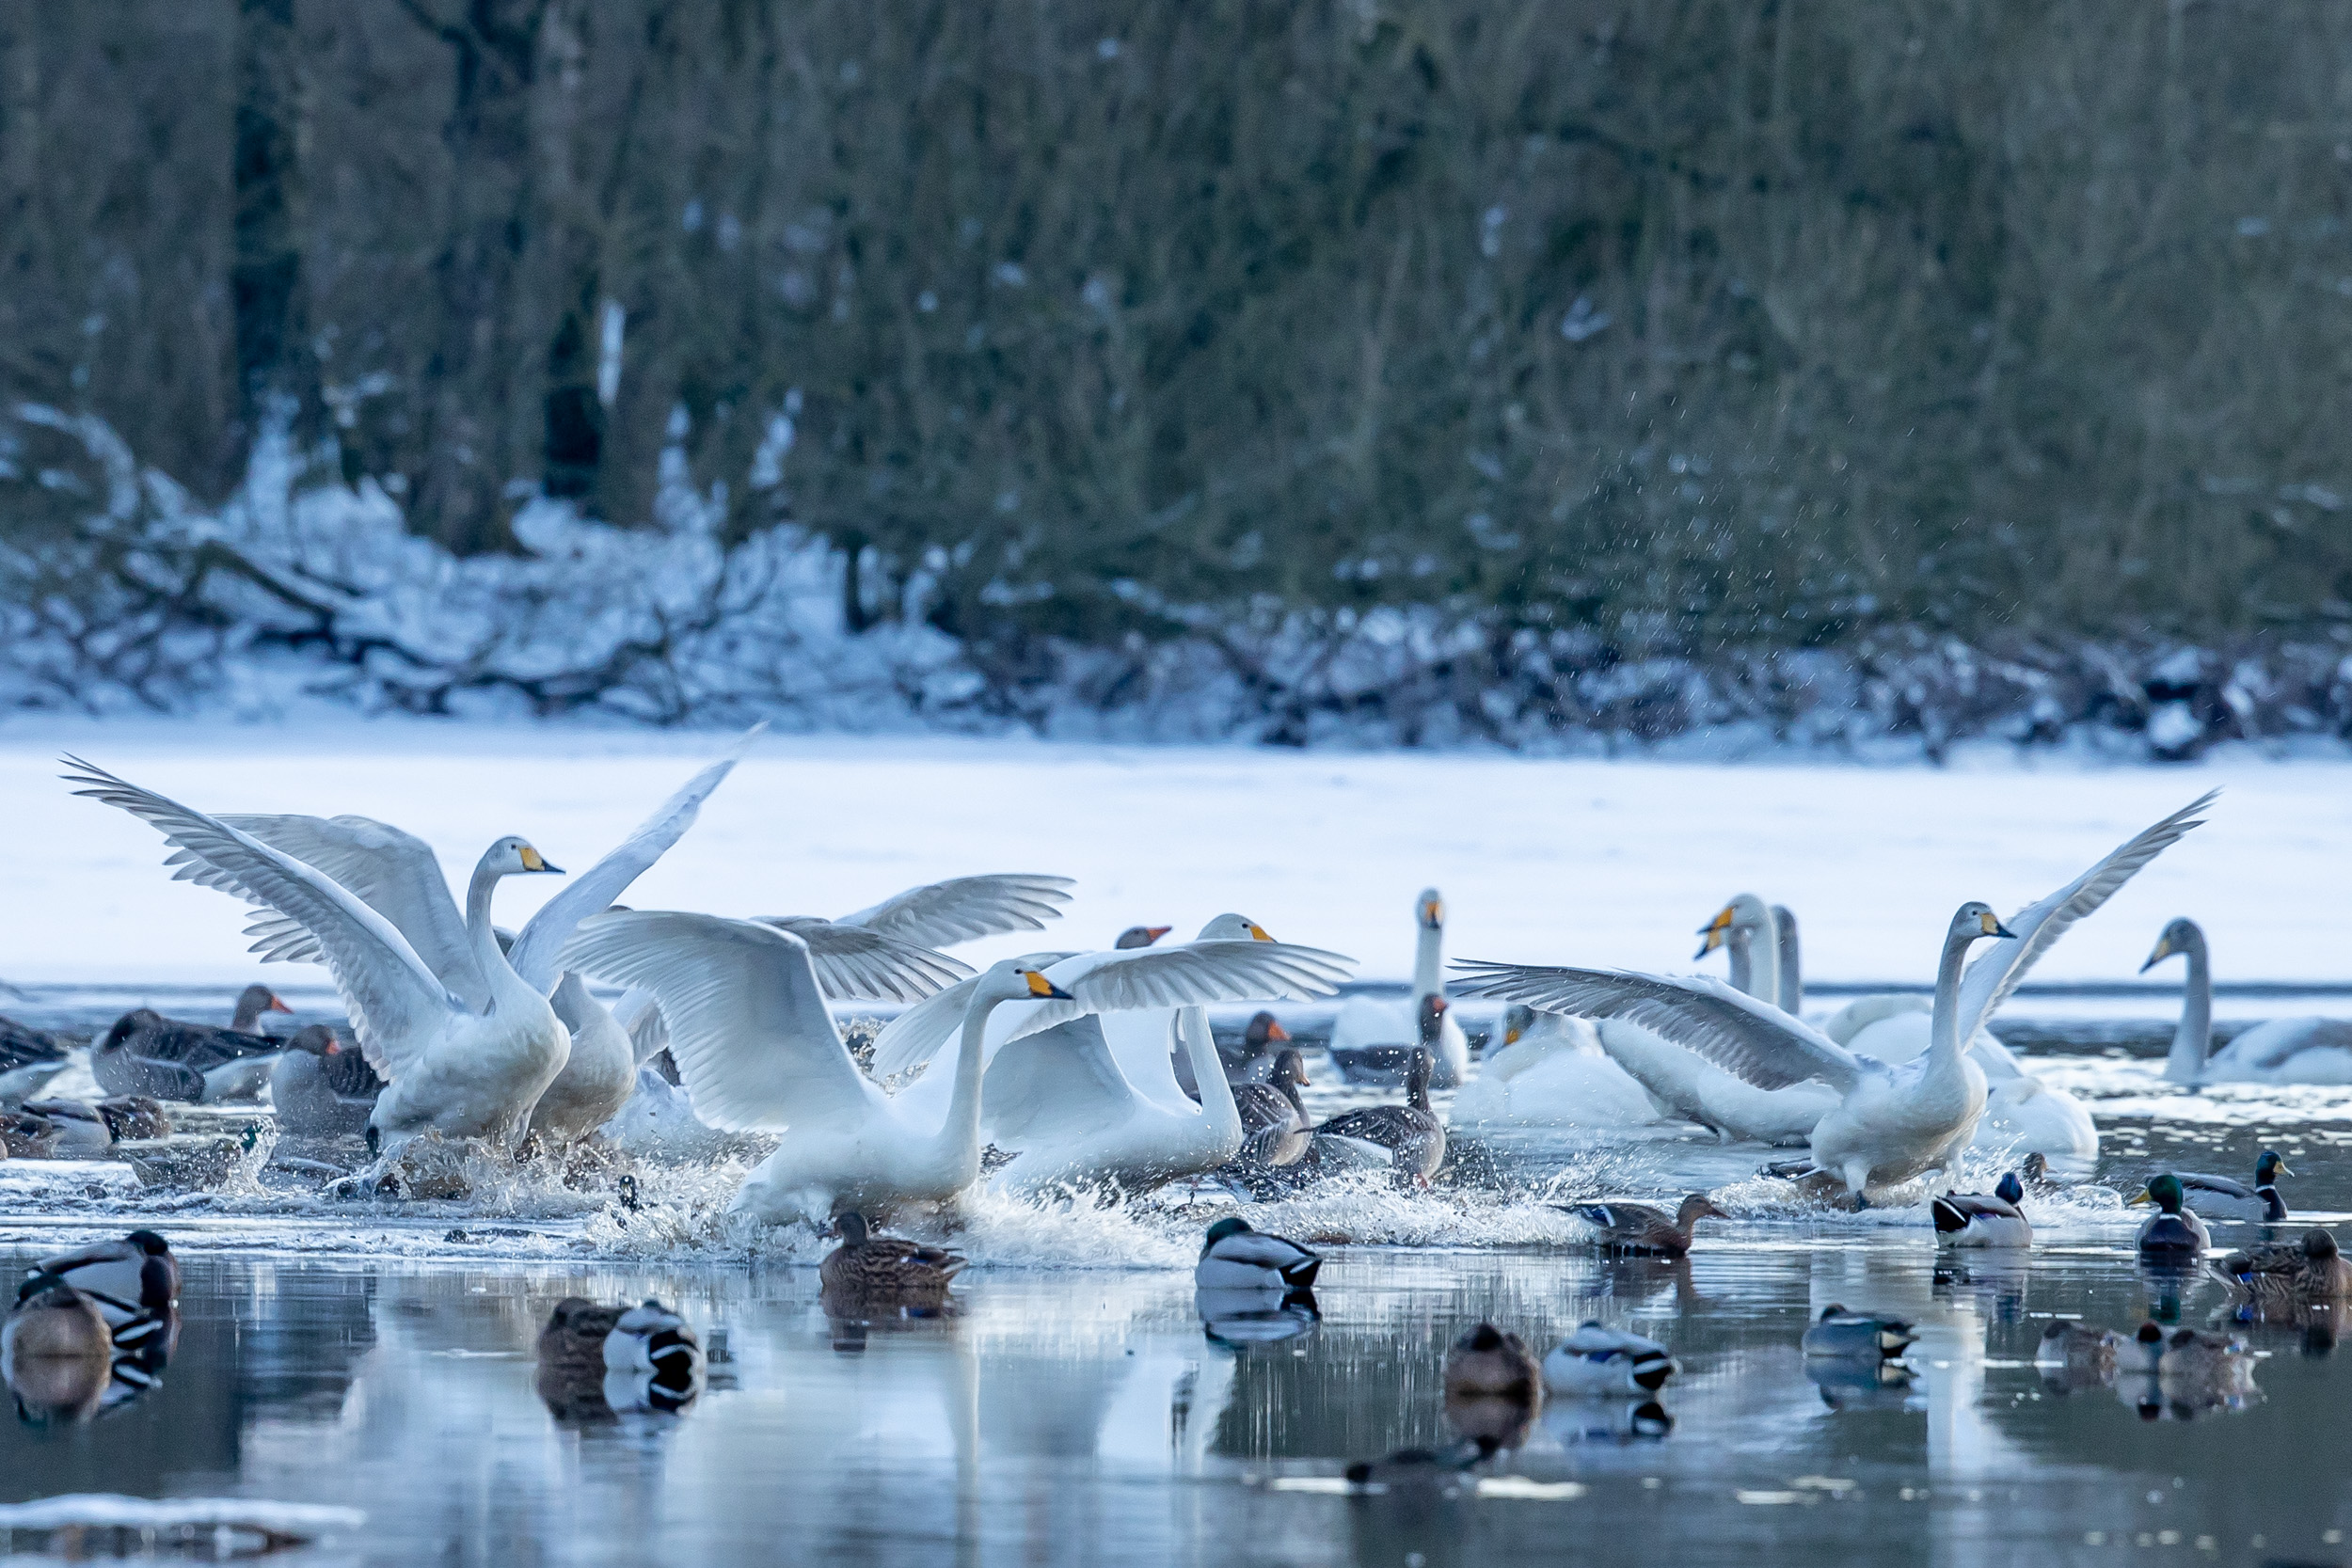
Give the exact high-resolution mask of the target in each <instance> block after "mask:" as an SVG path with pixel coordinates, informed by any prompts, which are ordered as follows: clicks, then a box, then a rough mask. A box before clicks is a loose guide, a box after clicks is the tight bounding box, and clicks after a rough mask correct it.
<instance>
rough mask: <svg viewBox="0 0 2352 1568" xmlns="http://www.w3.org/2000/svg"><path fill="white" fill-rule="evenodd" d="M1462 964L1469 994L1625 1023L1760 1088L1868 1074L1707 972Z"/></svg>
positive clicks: (1798, 1023)
mask: <svg viewBox="0 0 2352 1568" xmlns="http://www.w3.org/2000/svg"><path fill="white" fill-rule="evenodd" d="M1454 968H1455V969H1456V970H1457V971H1459V972H1460V973H1461V974H1462V977H1463V980H1464V982H1465V985H1466V994H1469V995H1471V996H1493V997H1500V998H1502V999H1504V1000H1506V1001H1511V1002H1524V1003H1526V1004H1527V1005H1528V1006H1531V1007H1535V1008H1538V1009H1540V1010H1542V1011H1544V1012H1548V1013H1561V1014H1565V1016H1567V1017H1569V1018H1621V1019H1624V1020H1625V1021H1626V1022H1629V1023H1638V1024H1640V1025H1641V1026H1642V1027H1643V1028H1645V1029H1647V1030H1649V1031H1651V1032H1652V1033H1653V1034H1656V1035H1659V1036H1661V1037H1663V1038H1665V1039H1669V1040H1672V1041H1673V1042H1674V1043H1675V1044H1677V1045H1679V1046H1683V1047H1685V1048H1686V1049H1688V1050H1690V1051H1692V1052H1693V1053H1696V1054H1698V1055H1700V1056H1703V1057H1705V1058H1706V1059H1707V1060H1708V1061H1710V1062H1712V1063H1714V1064H1715V1065H1716V1066H1717V1067H1719V1068H1722V1069H1724V1071H1725V1072H1728V1073H1730V1074H1732V1075H1733V1076H1734V1077H1737V1078H1741V1079H1744V1080H1746V1081H1747V1082H1748V1083H1751V1084H1753V1085H1756V1087H1757V1088H1760V1089H1785V1088H1787V1087H1788V1085H1791V1084H1802V1083H1804V1081H1805V1080H1807V1079H1809V1078H1818V1079H1820V1081H1821V1082H1823V1083H1825V1084H1827V1085H1830V1086H1831V1087H1832V1088H1835V1089H1838V1090H1841V1091H1842V1090H1845V1089H1850V1088H1851V1087H1852V1086H1853V1085H1854V1084H1855V1082H1856V1081H1857V1080H1858V1079H1859V1077H1860V1076H1861V1071H1862V1068H1861V1064H1860V1062H1859V1060H1858V1059H1857V1058H1856V1057H1855V1056H1854V1055H1853V1054H1852V1053H1851V1052H1849V1051H1847V1050H1846V1049H1845V1048H1844V1047H1843V1046H1841V1045H1838V1044H1836V1042H1835V1041H1833V1040H1831V1039H1830V1038H1829V1037H1827V1036H1825V1035H1823V1034H1821V1033H1820V1031H1819V1030H1817V1029H1815V1028H1813V1027H1812V1026H1811V1025H1809V1024H1807V1023H1805V1022H1804V1021H1803V1020H1802V1019H1798V1018H1794V1017H1792V1016H1790V1015H1789V1014H1788V1013H1784V1012H1782V1011H1781V1010H1780V1009H1779V1008H1777V1007H1774V1006H1771V1005H1769V1004H1767V1003H1762V1002H1758V1001H1756V999H1755V998H1754V997H1752V996H1749V995H1746V994H1745V993H1743V992H1740V991H1737V990H1732V989H1731V988H1730V987H1729V986H1726V985H1724V984H1723V983H1722V982H1721V981H1718V980H1712V979H1708V978H1707V977H1705V976H1702V975H1692V976H1690V977H1688V978H1684V979H1671V980H1670V979H1666V978H1663V977H1661V976H1660V975H1656V974H1635V973H1633V972H1631V971H1627V970H1609V969H1567V968H1558V969H1555V968H1547V967H1545V966H1542V965H1538V964H1503V963H1486V962H1481V961H1476V960H1472V961H1468V962H1459V963H1456V964H1455V965H1454Z"/></svg>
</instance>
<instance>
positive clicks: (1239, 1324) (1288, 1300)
mask: <svg viewBox="0 0 2352 1568" xmlns="http://www.w3.org/2000/svg"><path fill="white" fill-rule="evenodd" d="M1192 1307H1193V1310H1194V1311H1196V1312H1198V1313H1200V1328H1201V1332H1202V1333H1203V1334H1205V1335H1206V1336H1207V1337H1208V1338H1209V1339H1210V1340H1211V1342H1213V1343H1216V1344H1220V1345H1233V1346H1240V1345H1270V1344H1275V1343H1278V1342H1279V1341H1280V1340H1283V1339H1295V1338H1298V1336H1300V1335H1301V1334H1306V1333H1310V1332H1311V1331H1312V1330H1313V1329H1314V1328H1315V1327H1317V1326H1318V1325H1319V1324H1320V1323H1322V1322H1323V1314H1322V1312H1321V1311H1320V1310H1319V1309H1318V1308H1317V1307H1316V1306H1315V1293H1314V1291H1311V1290H1310V1289H1308V1288H1307V1287H1306V1286H1304V1285H1302V1286H1299V1287H1298V1288H1297V1289H1295V1290H1291V1291H1281V1292H1280V1293H1279V1294H1277V1293H1276V1292H1275V1291H1271V1290H1266V1289H1263V1288H1259V1287H1253V1286H1213V1285H1203V1286H1200V1287H1197V1288H1196V1289H1195V1290H1194V1291H1193V1292H1192Z"/></svg>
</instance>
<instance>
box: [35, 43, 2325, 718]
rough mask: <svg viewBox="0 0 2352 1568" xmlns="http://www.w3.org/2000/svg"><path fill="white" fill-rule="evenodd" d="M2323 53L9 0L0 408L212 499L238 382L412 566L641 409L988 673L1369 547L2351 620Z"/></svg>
mask: <svg viewBox="0 0 2352 1568" xmlns="http://www.w3.org/2000/svg"><path fill="white" fill-rule="evenodd" d="M2348 56H2352V11H2346V10H2344V8H2341V7H2336V6H2331V5H2327V4H2322V3H2319V0H2272V3H2261V4H2257V3H2255V0H2168V3H2166V4H2163V5H2153V6H2152V5H2147V4H2142V3H2139V0H2058V3H2054V4H2050V5H2044V6H2024V5H2018V4H2012V3H2004V0H1972V3H1970V4H1965V5H1961V6H1948V5H1929V4H1925V3H1921V0H1640V3H1632V0H1328V3H1321V4H1316V3H1303V4H1275V3H1272V0H1191V3H1188V4H1185V5H1181V6H1165V5H1154V6H1147V5H1139V4H1135V3H1133V0H1120V3H1113V0H1069V3H1054V4H1048V3H1042V0H1029V3H1026V4H1010V3H1005V0H908V3H905V4H900V5H893V6H875V5H871V4H846V3H841V0H798V3H782V0H767V3H763V0H707V3H695V4H687V3H685V0H332V3H328V0H176V3H175V4H172V5H169V6H149V5H140V4H137V3H135V0H85V3H81V4H76V5H72V6H32V5H17V6H13V7H8V8H0V214H5V218H6V222H5V225H4V226H0V266H5V269H6V277H7V284H6V287H5V288H0V394H5V396H6V397H7V399H8V401H10V402H16V401H20V400H21V401H30V402H36V403H40V404H51V405H55V406H56V407H59V408H62V409H65V410H67V411H69V412H71V413H74V414H81V413H91V414H96V415H98V416H100V417H102V418H103V420H106V421H107V422H108V423H109V424H111V425H112V426H113V427H114V428H115V429H116V430H118V431H119V432H120V434H121V435H122V436H123V437H124V439H125V440H126V441H127V442H128V444H129V446H130V448H131V450H132V451H135V453H136V454H137V456H138V458H139V460H140V461H141V462H144V463H147V464H151V465H153V466H155V467H160V468H162V469H163V470H165V471H166V472H167V473H169V474H171V475H172V476H174V477H175V478H177V479H179V480H180V481H181V482H182V483H185V484H187V485H189V486H191V487H192V488H193V489H194V490H195V491H197V492H198V493H199V495H201V496H206V497H211V498H220V497H223V496H225V495H227V494H228V493H229V492H230V490H231V489H232V488H233V486H234V485H235V484H236V483H237V482H238V480H239V479H240V477H241V476H242V474H243V473H244V471H245V468H246V463H247V461H248V459H249V458H250V456H251V454H252V451H253V450H254V443H255V441H256V439H257V438H258V436H259V434H260V429H261V426H262V424H263V423H264V422H266V421H267V420H271V419H279V420H288V421H291V424H292V428H293V429H294V432H295V436H296V439H297V442H298V443H299V444H300V446H301V450H303V451H319V452H321V453H322V454H323V458H322V463H321V468H320V473H319V478H320V479H321V480H322V481H331V482H340V483H359V482H361V481H363V480H373V482H375V483H380V484H382V485H383V487H384V488H385V489H386V491H387V492H388V493H389V494H390V495H392V496H393V497H394V498H395V499H398V500H399V501H400V502H401V503H402V504H403V505H404V506H405V508H406V510H407V514H408V517H409V522H410V526H411V528H412V529H414V530H416V531H420V532H422V533H425V534H428V535H430V536H432V537H434V538H437V539H438V540H440V541H442V542H444V543H446V544H448V545H449V546H452V547H453V548H455V549H457V550H459V551H461V552H479V551H497V550H507V549H513V548H516V547H517V546H516V542H515V540H514V537H513V535H512V533H511V531H510V530H509V523H510V521H511V519H512V516H513V515H514V512H515V509H516V507H517V506H518V505H520V504H521V503H522V502H523V501H525V500H527V499H530V498H532V497H534V496H538V495H542V494H546V495H552V496H556V497H560V498H567V499H573V500H575V501H577V502H578V503H579V504H580V506H581V507H582V508H583V509H585V510H586V511H587V512H588V513H590V514H591V515H598V516H602V517H606V518H609V519H611V520H613V521H616V522H622V523H631V524H634V523H641V522H644V521H647V520H649V519H650V518H651V517H652V515H653V513H654V505H655V497H656V494H657V491H658V489H659V487H660V484H661V483H663V482H664V476H665V467H664V465H665V463H666V464H667V465H669V467H668V469H667V470H666V471H667V474H668V476H669V478H671V479H673V480H675V481H678V482H683V483H691V484H692V485H694V486H695V487H696V488H697V489H699V490H701V491H703V492H705V493H706V494H709V495H712V496H715V497H717V498H718V499H720V500H721V502H722V503H723V506H724V507H725V508H726V509H727V512H728V515H729V516H730V517H731V519H732V524H733V527H734V528H735V529H736V530H737V531H739V532H744V531H752V530H755V529H757V528H760V527H763V526H765V525H767V524H770V523H771V522H774V521H777V520H780V519H784V518H787V517H788V518H790V519H793V520H796V521H798V522H800V523H802V524H803V525H805V526H807V527H810V528H812V529H815V530H818V531H821V532H823V533H824V534H825V535H827V536H829V537H830V538H831V539H832V540H833V541H834V543H835V544H836V545H837V546H838V547H839V548H841V549H842V550H843V551H844V552H846V554H847V556H848V560H849V562H850V571H849V573H848V574H847V577H846V579H845V596H846V603H845V605H844V610H845V614H846V616H847V618H848V621H849V623H850V626H851V627H852V628H853V629H854V628H859V627H863V626H868V625H871V624H874V623H876V622H878V621H885V620H890V619H893V618H901V617H903V618H914V619H920V620H925V621H928V622H930V624H932V625H934V626H939V627H941V628H942V629H945V630H947V631H949V632H952V633H954V634H955V635H957V636H958V637H960V638H962V639H964V640H965V641H967V642H968V643H969V644H970V645H971V646H972V647H974V648H975V649H976V650H977V651H978V653H979V654H980V656H981V657H983V658H984V660H986V661H988V662H989V663H990V665H991V667H992V668H993V669H994V670H996V671H997V672H999V673H1003V674H1004V675H1005V676H1006V678H1009V679H1017V678H1018V677H1019V673H1020V672H1021V671H1022V670H1024V669H1025V668H1027V667H1028V666H1029V665H1031V664H1032V663H1034V662H1035V661H1036V660H1037V659H1038V658H1039V657H1041V654H1040V649H1041V647H1042V646H1043V642H1042V640H1043V639H1046V638H1049V637H1058V638H1063V639H1069V640H1073V641H1076V642H1079V643H1083V644H1093V645H1098V646H1107V645H1116V644H1118V643H1119V642H1120V641H1121V640H1122V639H1133V638H1142V639H1146V640H1148V639H1151V638H1153V637H1158V636H1163V635H1166V634H1168V633H1169V632H1171V631H1173V630H1175V629H1176V628H1178V627H1180V626H1190V627H1193V628H1195V629H1206V630H1208V631H1209V632H1210V633H1211V634H1212V635H1214V630H1215V627H1216V626H1217V625H1218V624H1232V623H1234V622H1237V621H1247V620H1248V619H1249V618H1250V617H1253V616H1254V617H1258V618H1260V619H1263V618H1264V617H1266V616H1269V615H1278V614H1279V615H1292V616H1304V617H1306V618H1308V619H1309V620H1313V619H1315V618H1323V619H1325V620H1327V621H1331V622H1332V623H1333V624H1346V623H1348V622H1349V621H1350V620H1351V618H1352V617H1354V616H1356V615H1358V614H1359V613H1360V612H1361V611H1362V610H1366V609H1368V608H1370V607H1374V606H1377V605H1385V604H1397V603H1421V602H1443V603H1459V604H1468V605H1472V606H1476V607H1480V608H1481V609H1482V610H1486V612H1487V613H1488V614H1489V615H1490V616H1491V617H1492V618H1493V622H1494V624H1495V625H1496V626H1500V627H1501V628H1502V631H1503V632H1504V633H1506V634H1507V633H1509V632H1510V631H1512V630H1513V629H1514V628H1518V629H1521V630H1524V631H1527V632H1530V633H1533V634H1535V635H1539V636H1550V635H1553V634H1556V633H1558V632H1561V631H1563V630H1575V631H1576V632H1578V633H1579V635H1580V636H1582V637H1584V638H1585V639H1586V640H1587V641H1588V642H1589V643H1590V645H1591V647H1592V649H1593V650H1594V651H1593V653H1592V656H1591V657H1594V658H1596V659H1599V660H1603V661H1609V660H1628V659H1637V658H1640V657H1649V656H1651V655H1657V654H1676V655H1681V656H1690V655H1692V654H1702V655H1703V654H1705V653H1707V652H1708V651H1710V650H1720V649H1724V648H1743V647H1765V648H1772V647H1788V646H1825V645H1839V644H1843V643H1848V642H1851V641H1852V640H1854V639H1856V638H1857V637H1861V636H1865V635H1867V634H1869V633H1871V632H1872V631H1873V630H1877V629H1883V628H1885V627H1888V626H1907V627H1915V628H1925V629H1926V630H1928V631H1930V632H1933V633H1950V634H1952V635H1956V636H1959V637H1963V638H1971V639H1987V638H1999V637H2003V636H2009V637H2033V636H2052V637H2057V636H2087V637H2115V636H2124V637H2130V636H2145V635H2149V634H2153V635H2156V636H2159V637H2166V636H2171V637H2182V638H2187V639H2197V640H2207V641H2219V640H2227V639H2232V638H2245V637H2249V636H2256V637H2259V636H2262V635H2265V634H2271V633H2279V632H2291V633H2293V634H2296V635H2297V636H2311V635H2333V634H2340V633H2341V632H2342V631H2343V629H2344V627H2345V626H2347V625H2348V624H2352V519H2347V518H2346V516H2345V515H2344V508H2345V506H2346V504H2347V500H2352V459H2348V456H2347V452H2346V450H2345V444H2344V440H2343V439H2342V437H2341V436H2340V430H2339V427H2340V425H2341V422H2342V420H2341V416H2342V411H2343V406H2344V391H2343V388H2344V385H2345V380H2346V376H2347V373H2348V372H2352V233H2348V232H2347V230H2346V227H2345V225H2346V222H2347V219H2352V78H2346V77H2345V76H2344V73H2343V71H2342V70H2341V68H2340V64H2339V63H2338V62H2340V61H2341V60H2343V59H2344V58H2346V57H2348ZM16 493H17V492H16V491H13V490H12V491H11V494H12V495H13V494H16ZM0 523H5V524H6V526H9V527H12V528H21V527H29V526H35V523H34V521H33V520H32V517H31V514H30V513H29V512H26V511H25V510H24V508H22V507H19V506H17V505H16V504H15V503H14V502H11V503H10V510H9V512H8V515H6V516H5V517H0Z"/></svg>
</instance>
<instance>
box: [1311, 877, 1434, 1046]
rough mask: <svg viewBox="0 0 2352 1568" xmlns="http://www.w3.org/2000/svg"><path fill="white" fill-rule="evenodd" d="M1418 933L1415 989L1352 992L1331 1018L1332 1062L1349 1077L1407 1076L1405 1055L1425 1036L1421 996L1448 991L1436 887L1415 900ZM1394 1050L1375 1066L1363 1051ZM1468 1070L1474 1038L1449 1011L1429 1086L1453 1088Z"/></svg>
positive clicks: (1415, 956)
mask: <svg viewBox="0 0 2352 1568" xmlns="http://www.w3.org/2000/svg"><path fill="white" fill-rule="evenodd" d="M1413 921H1414V926H1415V927H1416V933H1417V934H1416V938H1415V942H1414V947H1413V990H1412V994H1410V995H1409V996H1406V998H1405V999H1404V1000H1402V1001H1392V1000H1383V999H1381V998H1378V997H1371V996H1351V997H1349V998H1348V999H1347V1000H1346V1002H1344V1003H1343V1004H1342V1005H1341V1006H1340V1014H1339V1017H1338V1018H1336V1019H1334V1020H1333V1021H1332V1023H1331V1038H1330V1042H1329V1044H1328V1045H1327V1047H1326V1049H1327V1050H1328V1051H1329V1052H1330V1053H1331V1060H1332V1063H1333V1065H1335V1066H1337V1067H1338V1068H1339V1069H1340V1071H1341V1072H1342V1073H1343V1075H1345V1077H1346V1078H1347V1080H1348V1081H1349V1082H1350V1083H1382V1084H1398V1083H1402V1082H1404V1076H1405V1061H1406V1056H1407V1054H1408V1053H1410V1052H1411V1051H1412V1049H1413V1045H1414V1042H1415V1041H1416V1040H1418V1039H1419V1038H1420V1036H1421V999H1422V997H1424V996H1442V995H1444V994H1445V900H1444V899H1443V898H1441V897H1439V896H1438V890H1437V889H1436V888H1434V887H1432V888H1423V889H1422V893H1421V896H1420V897H1419V898H1417V899H1415V900H1414V901H1413ZM1375 1051H1376V1052H1381V1053H1383V1057H1382V1059H1384V1060H1385V1058H1386V1057H1387V1053H1391V1052H1393V1053H1394V1062H1393V1067H1392V1068H1391V1067H1387V1066H1376V1065H1375V1061H1374V1060H1373V1059H1369V1058H1368V1057H1367V1056H1366V1055H1365V1053H1369V1052H1375ZM1469 1076H1470V1041H1469V1039H1468V1038H1466V1037H1464V1036H1463V1034H1462V1026H1461V1025H1460V1024H1459V1023H1457V1022H1454V1019H1453V1017H1452V1016H1451V1015H1449V1016H1448V1017H1447V1018H1446V1021H1445V1027H1444V1029H1443V1031H1442V1032H1441V1033H1440V1035H1439V1037H1438V1063H1437V1076H1436V1077H1434V1078H1432V1079H1430V1081H1429V1082H1430V1086H1431V1087H1433V1088H1439V1089H1451V1088H1454V1087H1457V1086H1459V1085H1460V1084H1461V1083H1462V1081H1463V1080H1464V1079H1466V1078H1468V1077H1469Z"/></svg>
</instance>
